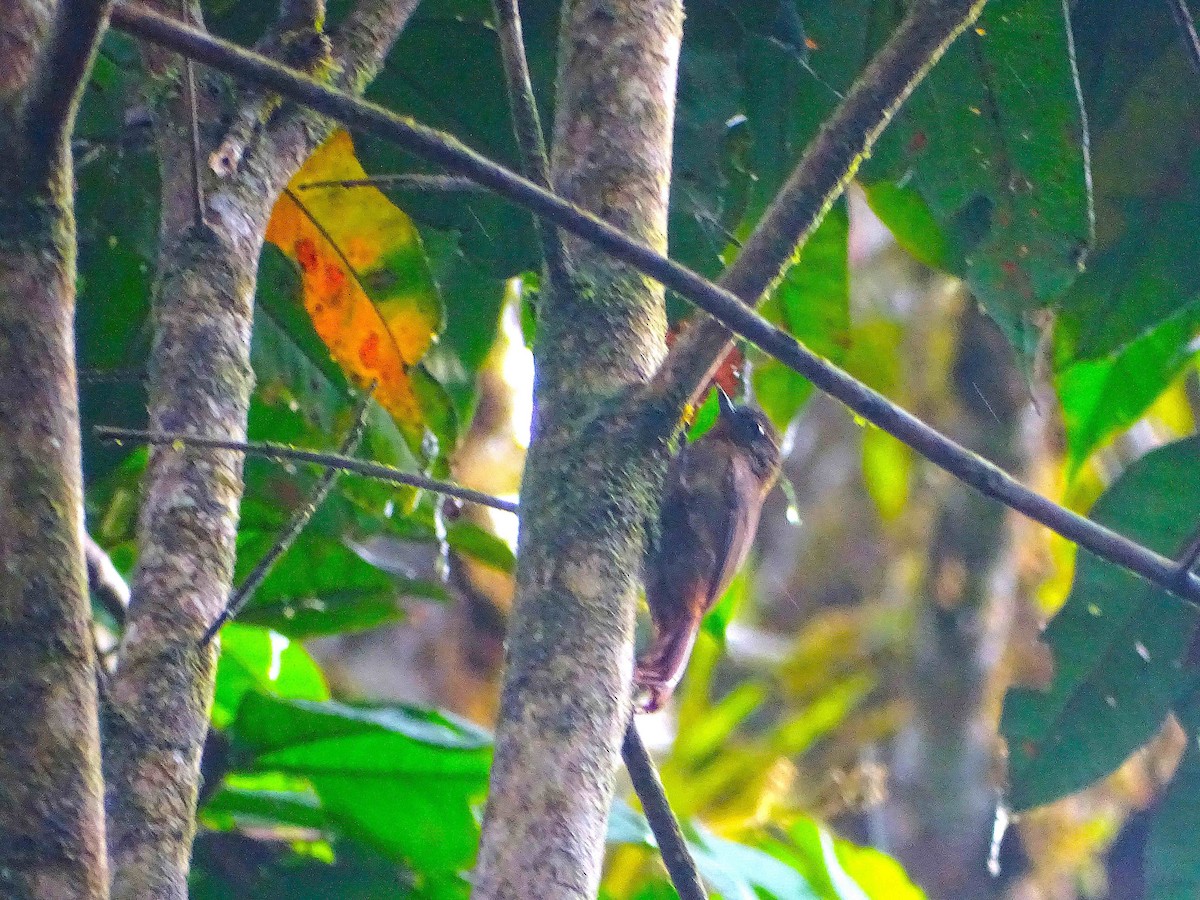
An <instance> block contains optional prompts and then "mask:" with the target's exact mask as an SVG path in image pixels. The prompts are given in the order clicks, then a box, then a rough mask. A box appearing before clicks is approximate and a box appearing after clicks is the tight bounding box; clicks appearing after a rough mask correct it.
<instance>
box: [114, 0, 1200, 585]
mask: <svg viewBox="0 0 1200 900" xmlns="http://www.w3.org/2000/svg"><path fill="white" fill-rule="evenodd" d="M113 24H114V25H115V26H117V27H119V28H121V29H123V30H126V31H128V32H130V33H131V34H135V35H137V36H138V37H142V38H144V39H146V40H150V41H155V42H159V43H161V44H163V45H164V46H168V47H170V48H171V49H174V50H176V51H177V52H181V53H184V54H188V55H191V56H193V57H194V58H195V59H198V60H200V61H201V62H204V63H206V64H208V65H210V66H213V67H214V68H219V69H221V70H223V71H226V72H228V73H230V74H232V75H234V76H235V77H238V78H245V79H247V80H255V81H258V82H260V83H262V84H265V85H268V86H270V87H271V88H273V89H274V90H277V91H279V92H280V93H281V94H284V95H285V96H287V97H289V98H290V99H292V100H295V101H297V102H299V103H303V104H307V105H308V106H310V107H311V108H313V109H315V110H318V111H320V112H322V113H325V114H326V115H328V116H331V117H332V118H335V119H338V120H339V121H342V122H344V123H346V124H348V125H350V126H352V127H354V128H359V129H361V130H363V131H366V132H369V133H371V134H373V135H375V136H376V137H379V138H382V139H384V140H388V141H391V142H392V143H394V144H396V145H398V146H401V147H403V148H404V149H406V150H409V151H411V152H413V153H414V154H416V155H418V156H421V157H423V158H424V159H427V160H430V161H432V162H435V163H437V164H439V165H441V166H443V167H444V168H445V169H447V170H448V171H450V172H453V173H457V174H459V175H462V176H465V177H468V178H471V179H473V180H475V181H476V182H478V183H479V184H482V185H484V186H485V187H488V188H489V189H491V190H493V191H495V192H496V193H497V194H499V195H500V196H503V197H506V198H507V199H509V200H512V201H513V202H515V203H518V204H520V205H522V206H524V207H526V208H528V209H530V210H532V211H533V212H534V213H536V214H537V215H539V216H541V217H542V218H544V219H546V220H548V221H550V222H553V223H554V224H555V225H558V226H559V227H560V228H562V229H563V230H565V231H569V232H571V233H572V234H575V235H578V236H580V237H582V238H584V239H586V240H588V241H590V242H592V243H593V244H595V245H596V246H597V247H599V248H601V249H603V250H605V251H606V252H608V253H610V254H612V256H613V257H615V258H617V259H619V260H621V261H623V262H625V263H627V264H629V265H630V266H632V267H634V268H635V269H637V270H638V271H640V272H642V273H644V274H646V275H649V276H650V277H651V278H654V279H656V280H658V281H660V282H661V283H662V284H664V285H666V286H667V287H669V288H671V289H672V290H674V291H676V292H677V293H679V294H680V295H681V296H682V297H684V298H686V299H687V300H689V301H691V302H692V303H694V304H696V306H698V307H700V308H701V309H703V310H704V311H705V312H708V313H709V314H710V315H712V316H713V317H714V318H715V319H717V320H718V321H720V322H721V323H722V324H723V325H724V326H725V327H726V328H728V329H729V330H730V331H732V332H733V333H734V334H737V335H741V336H742V337H744V338H746V339H747V340H749V341H750V342H751V343H754V344H756V345H757V346H758V347H759V348H761V349H762V350H763V351H764V352H766V353H768V354H770V355H771V356H774V357H775V358H776V359H778V360H780V361H781V362H783V363H784V364H785V365H787V366H789V367H790V368H792V369H794V370H795V371H797V372H799V373H800V374H801V375H803V376H804V377H806V378H807V379H808V380H809V381H811V382H812V383H813V384H814V385H815V386H816V387H817V388H819V389H820V390H822V391H824V392H825V393H827V394H829V395H830V396H832V397H834V398H836V399H837V400H839V401H841V402H842V403H844V404H845V405H846V406H848V407H849V408H850V409H852V410H854V411H855V412H856V413H858V414H859V415H861V416H862V417H863V418H865V419H866V420H867V421H869V422H871V423H872V424H874V425H877V426H878V427H880V428H882V429H883V430H884V431H887V432H888V433H889V434H891V435H893V436H894V437H896V438H897V439H899V440H900V441H902V442H903V443H905V444H907V445H908V446H909V447H911V448H912V449H914V450H916V451H917V452H918V453H919V454H921V455H922V456H924V457H925V458H926V459H928V460H930V461H931V462H933V463H934V464H935V465H937V466H939V467H941V468H943V469H945V470H946V471H948V472H950V473H951V474H952V475H954V476H955V477H957V478H959V479H960V480H962V481H963V482H965V483H966V484H968V485H970V486H971V487H973V488H975V489H976V490H978V491H980V492H981V493H983V494H984V495H986V496H988V497H991V498H993V499H995V500H998V501H999V502H1001V503H1003V504H1004V505H1006V506H1008V507H1010V508H1012V509H1014V510H1016V511H1017V512H1020V513H1022V514H1023V515H1025V516H1028V517H1029V518H1031V519H1033V520H1034V521H1036V522H1040V523H1041V524H1043V525H1045V526H1046V527H1047V528H1050V529H1051V530H1052V531H1054V532H1056V533H1058V534H1060V535H1062V536H1063V537H1065V538H1067V539H1068V540H1070V541H1073V542H1075V543H1076V544H1079V546H1081V547H1083V548H1084V549H1086V550H1088V551H1089V552H1091V553H1093V554H1095V555H1096V556H1098V557H1100V558H1102V559H1106V560H1108V561H1109V562H1112V563H1115V564H1116V565H1119V566H1121V567H1123V568H1126V569H1128V570H1129V571H1131V572H1134V573H1136V574H1138V575H1141V576H1142V577H1143V578H1146V579H1147V580H1148V581H1151V582H1153V583H1154V584H1156V585H1158V586H1159V587H1161V588H1163V589H1164V590H1167V591H1170V592H1172V593H1174V594H1176V595H1177V596H1180V597H1182V598H1184V599H1187V600H1191V601H1194V602H1200V578H1197V577H1196V576H1194V575H1192V576H1190V577H1189V578H1188V580H1187V582H1186V583H1183V582H1181V581H1180V579H1179V577H1178V575H1177V574H1176V570H1175V566H1174V564H1173V563H1172V562H1171V561H1170V560H1167V559H1166V558H1164V557H1163V556H1162V555H1160V554H1158V553H1155V552H1153V551H1151V550H1148V549H1147V548H1145V547H1143V546H1141V545H1139V544H1137V543H1134V542H1133V541H1130V540H1129V539H1128V538H1124V537H1122V536H1121V535H1118V534H1116V533H1115V532H1113V531H1112V530H1110V529H1108V528H1105V527H1104V526H1102V525H1098V524H1096V523H1095V522H1091V521H1089V520H1088V519H1085V518H1084V517H1082V516H1080V515H1077V514H1076V513H1073V512H1071V511H1070V510H1068V509H1065V508H1064V507H1062V506H1059V505H1058V504H1056V503H1054V502H1053V501H1051V500H1048V499H1047V498H1045V497H1042V496H1041V495H1039V494H1037V493H1035V492H1034V491H1031V490H1030V489H1029V488H1027V487H1025V486H1024V485H1022V484H1021V483H1020V482H1018V481H1017V480H1016V479H1015V478H1013V477H1012V476H1010V475H1008V474H1007V473H1005V472H1004V471H1003V470H1001V469H1000V468H998V467H997V466H995V465H993V464H991V463H989V462H987V461H986V460H983V459H981V458H979V457H978V456H976V455H975V454H973V453H971V452H970V451H969V450H967V449H966V448H965V447H962V446H961V445H959V444H957V443H955V442H954V441H952V440H950V439H949V438H947V437H945V436H944V435H942V434H940V433H939V432H938V431H936V430H935V429H933V428H931V427H930V426H928V425H926V424H925V423H924V422H922V421H921V420H920V419H918V418H916V417H915V416H913V415H912V414H910V413H908V412H906V411H905V410H903V409H901V408H900V407H898V406H896V405H895V404H894V403H892V402H891V401H889V400H888V399H887V398H886V397H884V396H883V395H882V394H879V393H877V392H876V391H873V390H871V389H870V388H868V387H866V386H865V385H863V384H862V383H860V382H858V381H857V380H855V379H854V378H853V377H851V376H850V375H849V374H847V373H846V372H845V371H843V370H842V369H839V368H838V367H837V366H835V365H833V364H832V363H830V362H828V361H827V360H824V359H822V358H821V357H819V356H817V355H816V354H815V353H813V352H812V351H810V350H808V349H807V348H806V347H804V346H803V345H801V344H800V343H798V342H797V341H796V340H795V339H794V338H792V337H791V336H790V335H788V334H786V333H784V332H782V331H780V330H779V329H778V328H775V326H773V325H771V324H770V323H769V322H767V321H766V319H764V318H762V317H761V316H759V315H758V314H757V313H755V312H754V311H753V310H752V309H750V308H749V307H748V306H746V304H745V303H743V302H742V301H741V299H740V298H738V297H737V295H735V294H734V293H732V292H731V291H729V290H726V289H725V288H723V287H721V286H719V285H716V284H713V283H712V282H710V281H708V280H706V279H704V278H702V277H701V276H700V275H697V274H696V273H695V272H693V271H691V270H690V269H688V268H686V267H685V266H682V265H680V264H679V263H676V262H673V261H671V260H669V259H667V258H666V257H665V256H662V255H661V254H659V253H657V252H655V251H654V250H652V249H651V248H650V247H648V246H646V245H645V244H642V243H639V242H638V241H635V240H633V239H632V238H629V237H628V236H626V235H625V234H623V233H622V232H621V231H620V230H618V229H616V228H614V227H612V226H611V225H609V224H607V223H606V222H603V221H602V220H600V219H598V218H596V217H595V216H592V215H590V214H588V213H587V212H585V211H583V210H580V209H578V208H576V207H574V206H572V205H571V204H569V203H567V202H565V201H563V200H561V199H560V198H557V197H555V196H554V195H553V194H550V193H549V192H547V191H544V190H542V189H540V188H538V187H537V186H536V185H534V184H532V183H531V182H529V181H526V180H525V179H523V178H521V177H520V176H518V175H515V174H513V173H512V172H510V171H508V170H507V169H505V168H504V167H502V166H499V165H497V164H496V163H493V162H491V161H489V160H487V159H486V158H484V157H483V156H481V155H479V154H478V153H475V152H473V151H471V150H469V149H467V148H466V147H464V146H463V145H462V144H461V143H459V142H458V141H456V140H455V139H453V138H451V137H449V136H447V135H444V134H442V133H441V132H438V131H436V130H434V129H432V128H427V127H424V126H422V125H419V124H417V123H415V122H414V121H413V120H411V119H408V118H405V117H402V116H398V115H396V114H394V113H391V112H389V111H387V110H386V109H383V108H382V107H380V106H377V105H375V104H371V103H366V102H364V101H361V100H357V99H356V98H353V97H350V96H348V95H346V94H342V93H340V92H338V91H335V90H331V89H329V88H327V87H325V86H324V85H320V84H318V83H316V82H314V81H312V80H311V79H308V78H305V77H304V76H303V75H300V74H298V73H294V72H290V71H288V70H287V69H286V68H284V67H282V66H278V65H275V64H273V63H271V62H270V61H269V60H265V59H261V58H259V57H256V56H255V55H254V54H252V53H249V52H247V51H245V50H241V49H239V48H237V47H234V46H232V45H230V44H227V43H224V42H221V41H217V40H215V39H212V38H210V37H208V36H207V35H203V34H201V33H199V32H196V31H194V30H192V29H187V28H183V27H181V26H179V25H178V24H176V23H173V22H171V21H169V20H166V19H163V18H161V17H159V16H155V15H153V14H152V13H147V12H146V11H144V10H143V9H142V8H140V7H138V6H135V5H132V4H129V3H125V2H118V3H117V4H116V5H115V6H114V9H113Z"/></svg>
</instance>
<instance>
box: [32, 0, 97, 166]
mask: <svg viewBox="0 0 1200 900" xmlns="http://www.w3.org/2000/svg"><path fill="white" fill-rule="evenodd" d="M111 6H112V4H111V3H110V2H96V0H65V2H61V3H59V4H57V9H56V11H55V16H54V26H53V30H52V31H51V33H50V36H49V39H48V40H47V41H46V44H45V46H44V47H43V53H42V56H41V58H40V59H39V60H38V65H37V68H36V70H35V71H34V75H33V79H32V81H31V82H30V85H29V90H28V92H27V93H26V95H25V103H24V109H23V110H22V119H23V124H24V132H25V141H26V143H27V145H28V146H29V149H30V153H29V160H28V161H29V162H30V163H33V164H35V165H37V166H40V167H42V168H45V167H48V166H52V165H54V164H55V162H54V161H56V160H59V159H61V152H62V149H63V147H64V146H65V144H64V142H65V141H66V139H67V137H68V136H69V135H70V133H71V128H72V127H73V125H74V122H75V111H76V109H78V107H79V101H80V99H81V98H82V97H83V89H84V87H85V86H86V85H87V74H88V72H90V71H91V69H92V60H93V59H95V57H96V51H97V50H98V49H99V47H100V38H101V36H102V35H103V34H104V30H105V28H107V27H108V14H109V9H110V7H111Z"/></svg>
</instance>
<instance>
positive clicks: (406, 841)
mask: <svg viewBox="0 0 1200 900" xmlns="http://www.w3.org/2000/svg"><path fill="white" fill-rule="evenodd" d="M233 734H234V736H235V740H236V746H237V747H238V748H239V750H240V751H241V752H243V753H248V754H250V756H251V758H252V759H253V766H254V768H255V769H257V770H260V771H278V772H284V773H287V774H291V775H298V776H302V777H304V778H306V779H308V781H309V782H311V784H312V785H313V787H314V789H315V790H316V792H317V794H318V796H319V797H320V798H321V803H322V805H323V807H324V808H325V810H326V812H327V813H328V815H329V816H330V818H331V820H333V821H335V822H337V823H338V824H339V825H340V826H341V827H342V828H344V829H346V830H347V831H349V832H350V833H351V834H353V835H355V836H357V837H359V838H360V839H362V840H365V841H367V842H368V843H370V844H372V845H374V846H376V847H378V848H379V849H380V850H382V851H383V852H385V853H387V854H388V855H390V856H392V857H393V858H395V859H397V860H400V861H403V862H405V863H406V864H408V865H410V866H412V867H413V868H414V869H415V870H417V871H419V872H429V873H435V874H437V873H440V874H446V873H452V872H455V871H457V870H460V869H463V868H466V867H468V866H469V865H470V860H471V858H472V856H473V855H474V852H475V846H476V843H477V841H478V825H477V822H476V818H475V814H474V808H475V805H476V804H478V803H479V802H480V801H481V800H482V798H483V795H484V792H485V791H486V788H487V773H488V768H489V765H490V761H491V743H490V740H489V738H488V736H487V735H486V734H484V733H483V732H481V731H479V730H478V729H476V728H474V727H473V726H470V725H467V724H465V723H463V722H460V721H457V720H453V719H450V718H447V717H446V716H443V715H440V714H438V713H434V712H426V711H421V710H417V709H413V708H408V707H376V708H361V707H352V706H346V705H344V704H340V703H311V702H305V701H286V700H280V699H275V698H270V697H266V696H263V695H258V694H251V695H249V696H247V697H246V699H245V700H244V701H243V702H242V706H241V709H240V711H239V714H238V718H237V721H236V722H235V723H234V727H233Z"/></svg>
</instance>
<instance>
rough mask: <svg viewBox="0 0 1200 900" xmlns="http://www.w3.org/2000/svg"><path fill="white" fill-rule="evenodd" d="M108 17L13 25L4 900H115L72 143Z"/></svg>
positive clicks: (0, 144) (3, 390)
mask: <svg viewBox="0 0 1200 900" xmlns="http://www.w3.org/2000/svg"><path fill="white" fill-rule="evenodd" d="M107 12H108V8H107V4H104V3H87V2H64V3H58V4H54V3H49V2H41V3H38V2H14V3H9V4H6V5H5V8H4V12H3V19H4V21H3V22H2V23H0V60H2V62H0V157H2V158H3V159H4V161H5V164H4V166H3V167H2V169H0V720H3V722H4V727H3V728H2V729H0V895H2V896H4V897H6V898H13V900H23V898H41V897H45V898H51V897H73V898H82V900H86V898H101V897H107V896H108V877H107V870H106V866H105V852H104V818H103V808H102V802H101V801H102V793H103V792H102V789H101V783H100V762H99V760H100V750H99V733H98V724H97V714H96V708H97V692H96V659H95V653H94V646H93V640H92V633H91V611H90V608H89V605H88V595H87V585H86V575H85V571H84V559H83V486H82V470H81V468H80V439H79V406H78V387H77V383H76V374H75V323H74V318H75V212H74V197H73V193H74V177H73V174H72V168H71V148H70V143H69V136H70V132H71V126H72V123H73V121H74V117H75V110H76V108H77V106H78V103H79V96H80V94H81V93H82V86H83V83H84V76H85V73H86V72H87V69H88V67H89V65H90V63H91V59H92V57H93V55H94V54H95V50H96V45H97V43H98V40H99V35H100V33H101V31H102V30H103V27H104V24H105V19H106V16H107Z"/></svg>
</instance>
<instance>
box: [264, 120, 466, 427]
mask: <svg viewBox="0 0 1200 900" xmlns="http://www.w3.org/2000/svg"><path fill="white" fill-rule="evenodd" d="M365 177H366V172H365V171H364V170H363V168H362V166H361V165H359V163H358V160H357V159H356V158H355V156H354V145H353V143H352V142H351V140H350V135H349V134H347V133H346V132H345V131H338V132H336V133H335V134H334V135H333V136H332V137H331V138H330V139H329V140H328V141H326V142H325V144H324V145H322V146H321V147H320V148H318V149H317V151H316V152H315V153H313V155H312V156H311V157H309V159H308V161H307V162H306V163H305V164H304V166H303V167H302V168H301V169H300V171H299V172H297V173H296V176H295V177H294V178H293V179H292V182H291V184H289V185H288V187H287V189H286V190H285V192H284V194H283V196H282V197H280V198H279V202H278V203H276V204H275V209H274V211H273V212H272V214H271V221H270V223H269V224H268V225H267V240H268V241H270V242H271V243H272V244H274V245H275V246H277V247H278V248H279V249H280V250H281V251H283V253H285V254H286V255H287V256H288V257H290V258H291V259H292V260H293V261H294V262H295V263H296V264H297V265H298V266H299V268H300V273H301V286H302V291H303V300H304V308H305V309H306V310H307V311H308V314H309V316H310V317H311V318H312V322H313V326H314V327H315V329H316V332H317V334H318V336H319V337H320V338H321V340H322V341H323V342H324V344H325V346H326V347H327V348H329V352H330V355H331V356H332V357H333V359H334V360H335V361H336V362H337V364H338V365H339V366H340V367H341V368H342V371H343V372H345V373H346V376H347V377H348V378H350V379H351V380H352V381H354V382H356V383H358V384H359V385H360V386H361V385H367V384H370V383H371V382H372V381H375V382H378V387H377V388H376V393H375V398H376V400H378V402H379V403H380V405H382V406H383V407H384V408H385V409H386V410H388V412H390V413H391V414H392V416H393V417H394V418H395V419H396V420H397V422H398V423H399V424H400V425H401V426H402V427H403V428H404V429H405V431H406V432H407V433H409V434H410V435H412V434H414V433H419V432H421V431H422V430H423V427H424V425H425V422H426V418H427V416H426V414H425V411H424V410H423V408H422V402H421V398H420V396H419V395H418V393H417V392H416V391H415V390H414V384H413V379H412V378H410V370H411V369H412V367H413V366H414V365H416V363H417V362H418V361H420V359H421V357H423V356H424V355H425V351H426V350H428V349H429V345H430V344H431V343H432V342H433V339H434V336H435V335H436V334H437V332H438V330H439V329H440V328H441V325H442V308H441V303H440V301H439V298H438V294H437V288H436V286H435V284H434V281H433V275H432V273H431V272H430V270H429V265H428V262H427V260H426V258H425V253H424V250H423V248H422V246H421V239H420V236H419V235H418V233H417V230H416V228H415V227H414V226H413V224H412V221H411V220H410V219H409V218H408V216H406V215H405V214H404V213H403V212H402V211H401V210H400V209H398V208H397V207H396V206H394V205H393V204H392V203H391V201H389V200H388V199H387V197H385V196H384V195H383V193H382V192H380V191H379V190H377V189H376V188H373V187H353V188H346V187H341V186H336V185H334V186H321V187H306V185H309V184H311V183H313V182H330V181H346V180H351V179H360V178H365Z"/></svg>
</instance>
